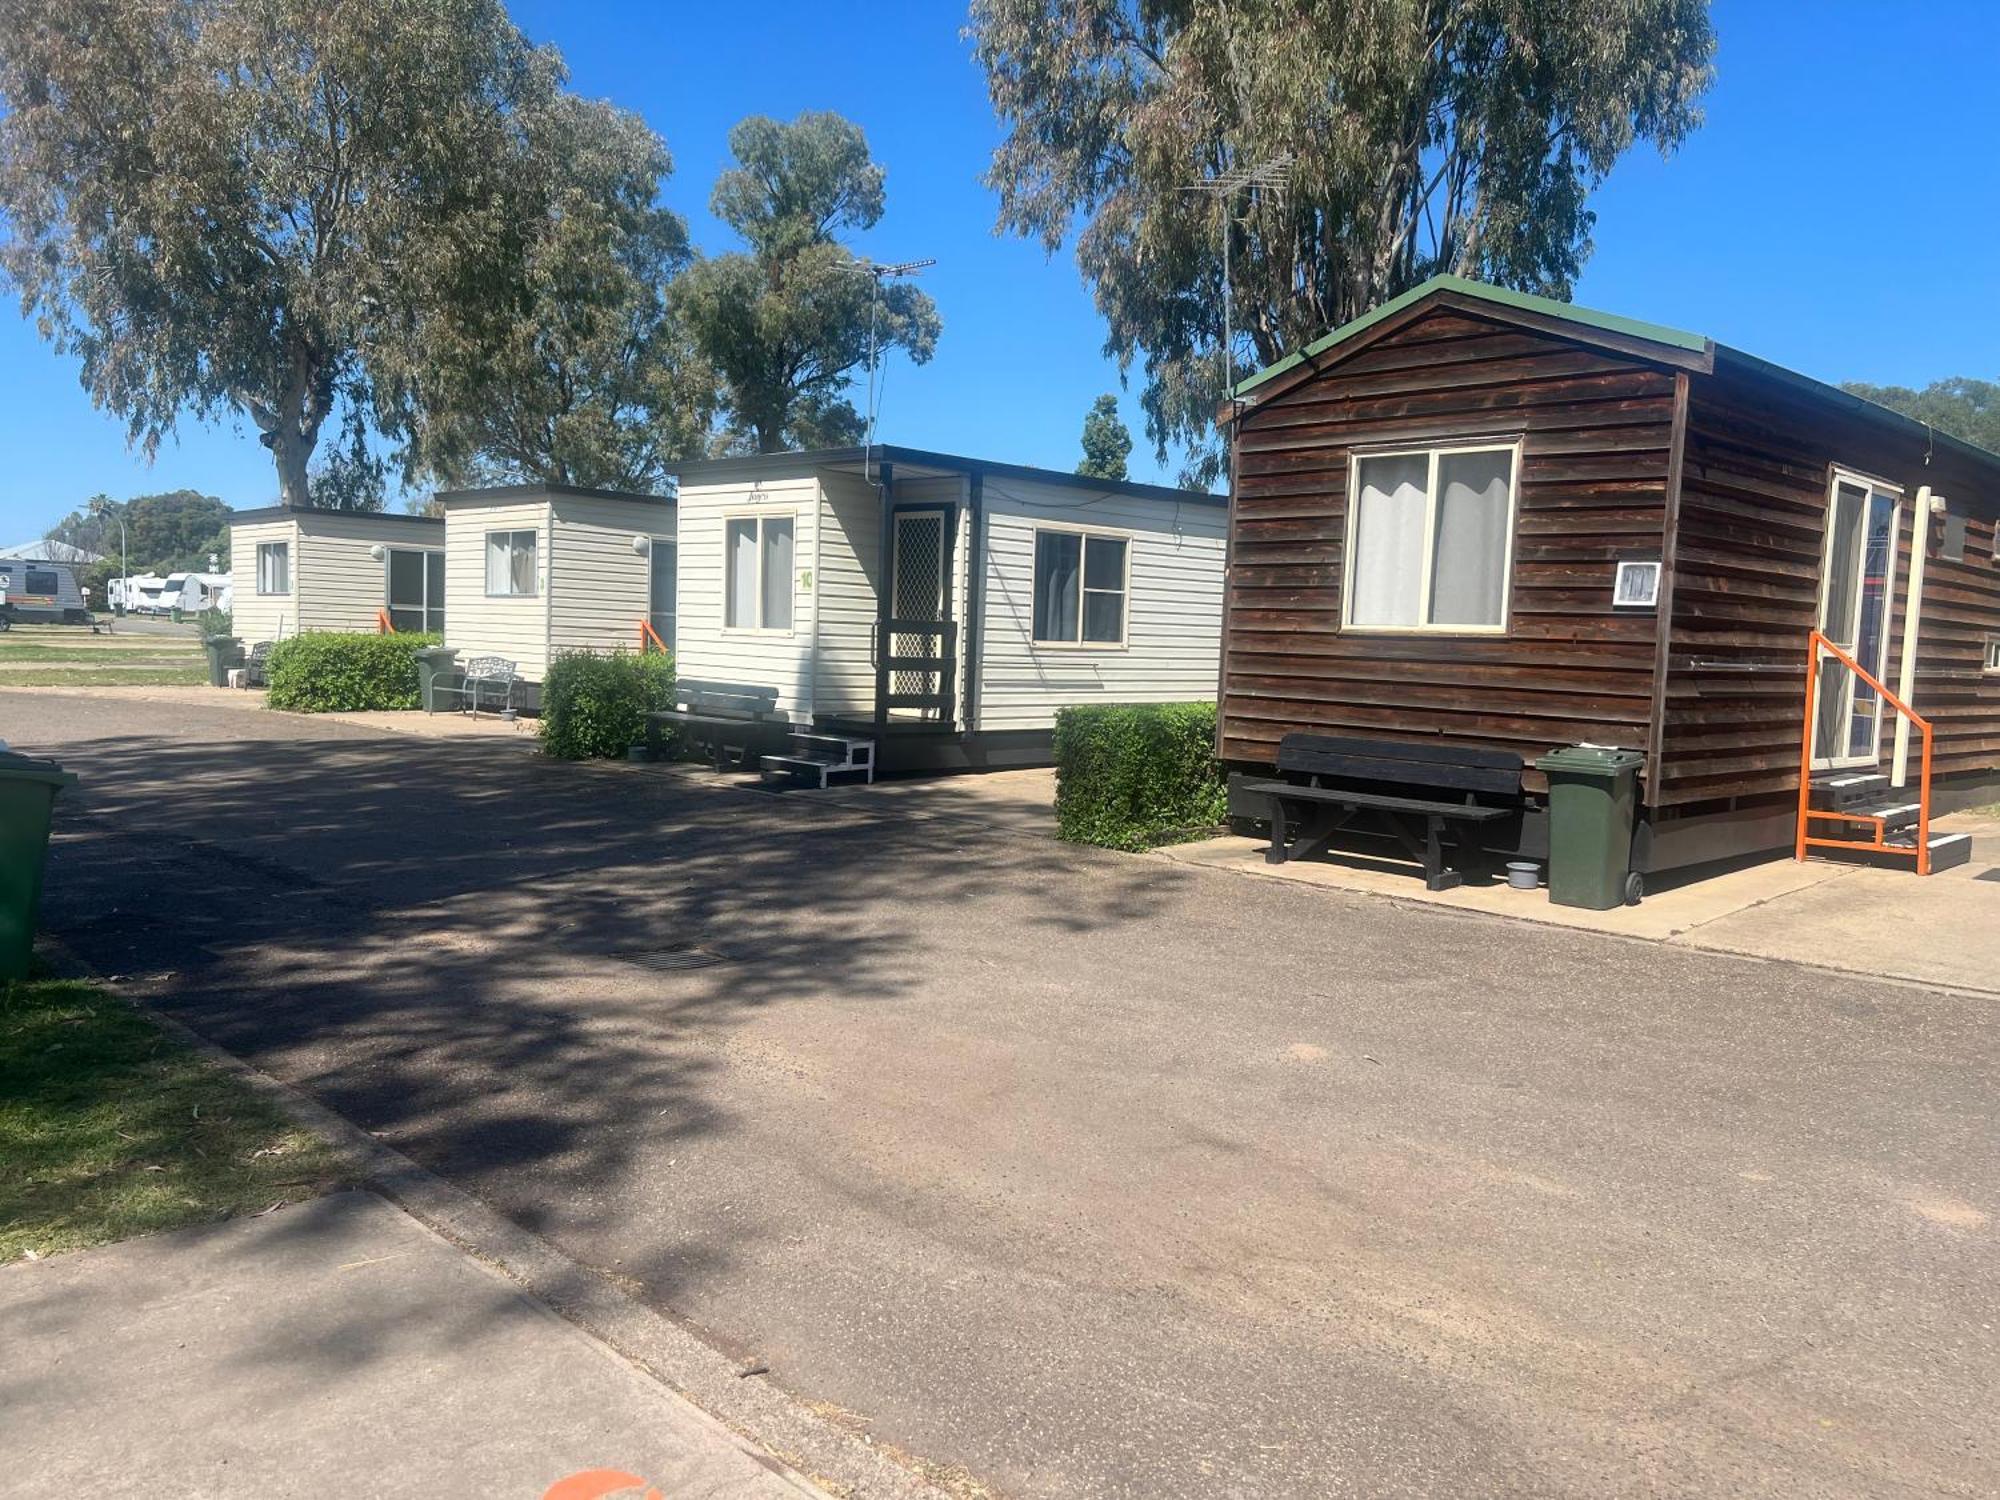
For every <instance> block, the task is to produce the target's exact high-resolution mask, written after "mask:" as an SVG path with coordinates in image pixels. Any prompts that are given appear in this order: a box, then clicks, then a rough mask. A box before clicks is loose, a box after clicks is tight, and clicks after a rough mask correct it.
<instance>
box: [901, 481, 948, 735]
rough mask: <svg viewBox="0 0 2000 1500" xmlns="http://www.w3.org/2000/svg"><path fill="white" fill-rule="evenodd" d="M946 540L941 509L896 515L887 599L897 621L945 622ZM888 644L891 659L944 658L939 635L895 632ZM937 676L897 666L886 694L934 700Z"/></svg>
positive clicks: (943, 512) (929, 632) (946, 516)
mask: <svg viewBox="0 0 2000 1500" xmlns="http://www.w3.org/2000/svg"><path fill="white" fill-rule="evenodd" d="M950 538H951V527H950V522H949V517H948V515H947V513H946V512H945V511H944V510H943V509H941V508H940V509H937V510H899V511H897V512H896V528H895V541H896V557H895V569H894V574H893V578H892V582H891V592H890V595H889V601H890V603H889V608H890V613H891V615H892V616H893V617H894V618H895V619H897V620H907V621H910V622H913V623H914V622H917V621H927V622H933V623H939V624H942V623H943V621H944V618H945V607H946V602H947V599H948V594H947V591H946V587H945V580H946V577H947V576H948V569H949V551H950ZM890 640H891V644H890V651H889V654H890V655H891V656H931V657H935V656H942V655H943V654H944V635H943V632H941V631H940V632H931V631H896V632H892V634H891V638H890ZM938 675H939V674H938V673H936V672H934V671H928V670H910V669H901V668H899V669H898V670H896V671H895V672H893V673H892V674H891V675H890V683H889V691H890V692H892V693H894V694H896V695H898V696H902V695H905V694H922V695H924V696H926V697H935V696H936V695H937V694H938V693H939V692H940V691H942V685H941V684H940V683H939V681H938Z"/></svg>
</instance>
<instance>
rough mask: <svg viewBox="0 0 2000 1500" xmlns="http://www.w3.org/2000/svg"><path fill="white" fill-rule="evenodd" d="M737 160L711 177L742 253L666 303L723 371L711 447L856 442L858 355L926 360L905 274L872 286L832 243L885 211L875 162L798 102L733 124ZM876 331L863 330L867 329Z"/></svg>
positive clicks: (856, 135)
mask: <svg viewBox="0 0 2000 1500" xmlns="http://www.w3.org/2000/svg"><path fill="white" fill-rule="evenodd" d="M729 148H730V152H731V154H732V155H733V156H734V157H735V159H736V165H735V166H733V167H732V168H730V169H729V170H728V171H727V172H725V173H723V175H722V176H721V177H720V178H719V179H718V180H717V182H716V185H715V192H714V194H713V196H712V198H711V200H710V205H709V206H710V209H711V210H712V211H713V213H714V214H715V216H716V217H717V218H718V219H720V220H722V222H723V223H725V224H727V225H728V226H729V227H730V228H731V229H732V230H734V231H735V233H736V234H737V236H738V237H739V238H740V239H741V240H742V241H743V243H744V245H745V246H746V247H747V249H746V250H744V251H739V252H732V253H730V254H725V255H719V256H715V257H712V258H710V259H708V260H704V261H700V262H698V263H696V264H695V265H694V266H693V267H691V268H690V269H689V270H688V271H687V272H686V273H685V274H684V275H683V276H681V277H680V278H679V280H678V281H677V282H676V284H675V287H674V291H673V298H672V300H673V305H674V308H675V310H676V311H677V312H678V314H679V315H680V317H681V318H682V319H683V321H684V324H685V326H686V329H687V331H688V335H689V337H690V338H691V339H692V340H693V342H694V344H695V347H696V348H697V349H698V350H699V351H700V352H701V353H702V354H703V355H704V356H705V357H706V358H707V359H708V360H709V362H710V363H711V364H712V365H713V366H714V368H715V370H716V372H717V374H718V376H719V378H720V381H721V402H722V407H723V414H724V429H723V432H722V433H721V435H720V445H721V446H723V447H725V448H728V449H734V450H746V451H752V452H763V453H772V452H777V451H779V450H781V449H784V448H788V447H796V448H818V447H832V446H837V445H841V444H847V443H853V442H856V441H858V440H859V439H860V437H861V435H862V432H863V430H864V425H865V424H864V421H863V418H862V414H861V413H860V412H859V411H858V410H857V409H856V408H855V406H854V403H853V401H852V399H851V398H850V396H849V394H848V392H849V389H850V387H851V385H852V381H853V376H854V372H855V371H856V370H857V369H859V368H861V366H862V363H863V361H864V360H865V359H866V358H867V357H868V353H869V348H870V341H871V337H872V339H873V342H874V346H875V348H876V350H877V352H878V355H879V354H880V353H882V352H886V351H887V350H890V349H901V350H902V351H903V352H904V353H905V354H906V355H908V356H909V358H910V359H911V360H912V361H913V362H914V363H917V364H922V363H924V362H925V361H926V360H928V359H929V358H930V357H931V353H932V351H933V350H934V349H935V348H936V346H937V338H938V332H939V328H940V322H939V319H938V313H937V308H936V306H935V304H933V303H932V301H931V299H930V298H929V297H928V296H926V295H925V294H924V293H923V292H922V291H920V290H918V289H917V288H916V287H914V286H911V285H909V284H907V283H896V282H889V283H887V284H885V285H881V286H880V287H879V288H878V286H877V284H876V278H875V277H874V276H872V275H870V274H868V273H867V270H866V266H865V263H864V262H862V261H859V260H858V259H857V258H856V256H855V255H854V252H853V251H852V250H851V249H850V248H849V247H848V246H847V245H845V244H844V243H842V241H841V238H840V236H841V234H842V233H843V232H845V231H855V230H865V229H869V228H872V227H873V226H874V225H875V224H876V223H877V222H878V221H879V220H880V219H881V217H882V213H883V208H884V194H883V185H884V179H885V175H886V174H885V173H884V172H883V169H882V168H881V167H880V166H879V165H877V164H876V163H875V162H874V161H873V160H872V159H871V158H870V157H869V154H868V141H867V138H866V137H865V136H864V135H863V134H862V131H861V128H860V127H859V126H858V125H855V124H854V123H853V122H852V121H849V120H845V119H843V118H841V117H840V116H839V115H836V114H831V113H813V112H808V113H806V114H802V115H800V116H799V117H798V118H797V119H796V120H793V121H790V122H783V121H778V120H772V119H767V118H765V117H763V116H753V117H752V118H750V119H747V120H744V121H742V122H741V123H740V124H738V125H737V126H736V128H735V129H734V130H732V131H730V133H729ZM871 330H872V333H871Z"/></svg>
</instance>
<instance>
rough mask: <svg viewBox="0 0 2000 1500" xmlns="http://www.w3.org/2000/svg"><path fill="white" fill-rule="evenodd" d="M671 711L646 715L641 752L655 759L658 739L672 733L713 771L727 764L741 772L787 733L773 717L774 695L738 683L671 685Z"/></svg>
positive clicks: (785, 722)
mask: <svg viewBox="0 0 2000 1500" xmlns="http://www.w3.org/2000/svg"><path fill="white" fill-rule="evenodd" d="M674 703H675V705H676V706H675V707H673V708H666V709H660V710H657V711H656V712H653V713H649V714H647V715H646V747H647V749H648V750H650V751H652V752H653V753H654V754H655V755H657V754H658V753H659V751H660V748H661V745H660V733H661V731H662V730H663V729H668V728H671V729H674V730H676V731H678V732H679V734H680V735H681V736H682V738H684V739H686V740H687V741H689V742H690V743H691V744H692V745H693V746H694V747H695V748H696V749H698V750H700V751H701V752H702V753H703V755H704V756H705V757H706V758H707V760H708V761H709V763H710V764H711V765H713V766H714V767H715V769H716V770H718V771H720V770H724V769H726V768H727V767H728V766H729V765H730V764H731V762H732V760H733V762H734V763H735V764H736V765H740V766H743V767H745V768H746V769H747V768H749V767H752V766H755V765H756V764H757V761H758V757H760V756H762V755H763V754H765V753H766V752H767V751H772V752H775V751H778V750H780V749H782V748H783V747H784V745H785V742H786V740H787V739H788V738H789V737H790V735H791V732H792V724H791V720H790V719H788V718H787V717H786V716H785V715H784V714H782V713H780V712H779V711H778V690H777V689H776V688H767V687H755V686H752V685H750V684H748V683H741V682H690V681H687V680H685V679H683V680H682V681H679V682H676V683H675V684H674Z"/></svg>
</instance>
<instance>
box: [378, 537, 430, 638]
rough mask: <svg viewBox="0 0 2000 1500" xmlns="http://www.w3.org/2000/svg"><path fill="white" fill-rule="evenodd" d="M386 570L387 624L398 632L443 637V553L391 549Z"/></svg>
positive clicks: (426, 550)
mask: <svg viewBox="0 0 2000 1500" xmlns="http://www.w3.org/2000/svg"><path fill="white" fill-rule="evenodd" d="M388 570H389V578H388V599H387V603H388V607H389V624H390V625H391V626H392V627H393V628H394V629H395V630H396V631H398V632H399V633H410V632H415V631H429V632H431V633H432V634H433V635H442V634H444V554H443V553H442V552H433V551H430V550H428V549H425V548H419V547H391V548H390V549H389V557H388Z"/></svg>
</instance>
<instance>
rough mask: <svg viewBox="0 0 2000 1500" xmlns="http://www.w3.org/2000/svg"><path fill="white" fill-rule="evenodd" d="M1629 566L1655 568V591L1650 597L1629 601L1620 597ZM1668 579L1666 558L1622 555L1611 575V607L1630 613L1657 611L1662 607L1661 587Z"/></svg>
mask: <svg viewBox="0 0 2000 1500" xmlns="http://www.w3.org/2000/svg"><path fill="white" fill-rule="evenodd" d="M1628 568H1651V569H1652V570H1653V592H1652V597H1651V598H1650V599H1645V600H1634V601H1632V602H1630V603H1627V602H1626V601H1624V600H1621V599H1620V598H1619V597H1618V595H1619V593H1620V592H1621V590H1622V589H1623V588H1624V585H1625V572H1626V569H1628ZM1666 580H1667V564H1666V559H1664V558H1659V557H1621V558H1619V559H1618V566H1617V568H1616V569H1615V570H1614V571H1613V572H1612V575H1611V607H1612V608H1613V609H1615V610H1620V611H1623V612H1625V613H1628V614H1643V613H1645V612H1646V611H1647V610H1652V611H1654V612H1655V613H1657V612H1658V610H1659V608H1660V589H1661V586H1662V585H1663V584H1665V582H1666Z"/></svg>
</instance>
